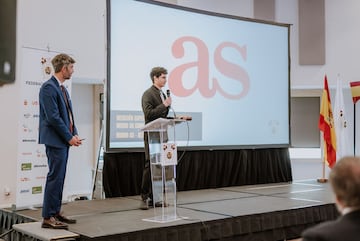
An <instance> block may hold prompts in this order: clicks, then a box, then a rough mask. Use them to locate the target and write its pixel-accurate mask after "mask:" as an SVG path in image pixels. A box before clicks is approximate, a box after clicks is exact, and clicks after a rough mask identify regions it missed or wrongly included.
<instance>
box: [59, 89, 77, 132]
mask: <svg viewBox="0 0 360 241" xmlns="http://www.w3.org/2000/svg"><path fill="white" fill-rule="evenodd" d="M60 87H61V91H62V93H63V96H64V100H65V104H66V109H67V111H68V113H69V119H70V126H69V129H70V132H71V133H73V129H74V121H73V116H72V112H71V109H70V106H69V99H68V95H67V93H66V92H67V91H66V89H65V87H64V86H63V85H60Z"/></svg>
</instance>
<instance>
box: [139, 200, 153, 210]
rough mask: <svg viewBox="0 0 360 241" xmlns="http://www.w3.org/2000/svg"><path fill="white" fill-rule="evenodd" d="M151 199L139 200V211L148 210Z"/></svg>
mask: <svg viewBox="0 0 360 241" xmlns="http://www.w3.org/2000/svg"><path fill="white" fill-rule="evenodd" d="M150 202H151V199H150V198H147V199H145V200H141V203H140V209H141V210H148V209H149V208H150V207H151V203H150Z"/></svg>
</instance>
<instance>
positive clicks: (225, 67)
mask: <svg viewBox="0 0 360 241" xmlns="http://www.w3.org/2000/svg"><path fill="white" fill-rule="evenodd" d="M107 44H108V46H107V51H108V53H107V66H108V67H107V83H106V115H105V116H106V132H105V133H106V135H105V142H106V145H105V149H106V151H108V152H111V151H117V152H122V151H126V152H132V151H134V152H135V151H142V150H143V145H144V144H143V133H142V132H141V131H139V130H140V128H141V127H142V126H143V125H144V117H143V113H142V109H141V97H142V94H143V92H144V91H145V90H146V89H147V88H149V87H150V86H151V85H152V81H151V79H150V76H149V73H150V71H151V68H152V67H155V66H162V67H165V68H166V69H167V70H168V81H167V85H166V87H165V88H164V89H163V90H164V92H165V91H166V90H167V89H169V90H170V92H171V96H172V100H173V102H172V103H173V104H172V109H171V111H170V114H169V115H170V116H179V115H189V116H192V121H190V122H188V123H184V124H181V125H179V126H177V127H176V128H177V130H176V133H177V136H176V137H177V144H178V148H179V149H181V148H184V147H186V148H189V149H194V150H202V149H234V148H235V149H239V148H269V147H286V146H289V142H290V131H289V130H290V120H289V119H290V118H289V111H290V110H289V108H290V107H289V106H290V104H289V103H290V101H289V96H290V94H289V92H290V91H289V89H290V86H289V85H290V84H289V83H290V58H289V24H283V23H272V22H265V21H256V20H252V19H246V18H240V17H236V16H230V15H224V14H218V13H213V12H207V11H201V10H195V9H190V8H184V7H179V6H175V5H169V4H165V3H160V2H155V1H135V0H121V1H119V0H107Z"/></svg>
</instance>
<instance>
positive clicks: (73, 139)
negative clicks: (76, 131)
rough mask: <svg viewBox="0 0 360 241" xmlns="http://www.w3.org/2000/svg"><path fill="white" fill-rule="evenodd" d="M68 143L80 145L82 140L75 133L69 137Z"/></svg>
mask: <svg viewBox="0 0 360 241" xmlns="http://www.w3.org/2000/svg"><path fill="white" fill-rule="evenodd" d="M69 144H70V146H80V145H81V144H82V140H81V139H80V138H79V136H77V135H76V136H73V137H72V138H71V140H70V141H69Z"/></svg>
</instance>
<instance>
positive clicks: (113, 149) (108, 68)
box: [103, 0, 291, 153]
mask: <svg viewBox="0 0 360 241" xmlns="http://www.w3.org/2000/svg"><path fill="white" fill-rule="evenodd" d="M112 1H114V0H106V41H107V47H106V50H107V57H106V61H107V66H106V76H107V78H106V81H105V95H106V98H105V99H104V101H105V107H106V108H105V110H104V111H105V116H104V117H105V118H104V120H105V126H104V133H105V136H104V137H103V138H104V141H105V146H104V150H105V152H108V153H116V152H129V153H131V152H143V151H144V147H127V148H118V147H110V118H111V117H110V114H111V109H110V108H111V106H110V105H111V103H110V98H111V84H110V83H111V2H112ZM133 1H137V2H143V3H148V4H153V5H159V6H161V7H165V8H173V9H178V10H183V11H188V12H194V13H197V14H204V15H210V16H215V17H221V18H228V19H235V20H240V21H249V22H255V23H261V24H269V25H275V26H281V27H285V28H287V33H288V34H287V40H288V43H287V44H288V45H287V49H288V103H287V104H288V143H280V144H260V145H253V144H251V145H213V146H178V150H180V151H182V150H194V151H195V150H210V151H212V150H238V149H266V148H288V147H290V146H291V119H290V116H291V112H290V111H291V88H290V83H291V81H290V70H291V68H290V67H291V58H290V26H291V24H287V23H279V22H274V21H267V20H261V19H252V18H246V17H240V16H235V15H229V14H223V13H216V12H211V11H206V10H201V9H194V8H189V7H185V6H180V5H175V4H170V3H165V2H158V1H152V0H133Z"/></svg>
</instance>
